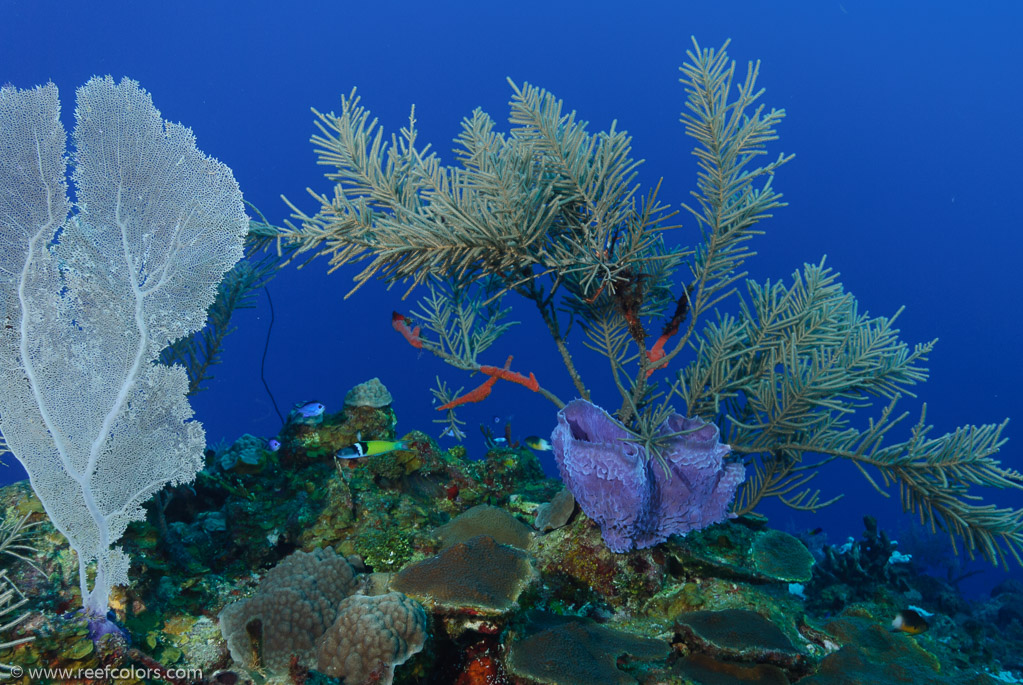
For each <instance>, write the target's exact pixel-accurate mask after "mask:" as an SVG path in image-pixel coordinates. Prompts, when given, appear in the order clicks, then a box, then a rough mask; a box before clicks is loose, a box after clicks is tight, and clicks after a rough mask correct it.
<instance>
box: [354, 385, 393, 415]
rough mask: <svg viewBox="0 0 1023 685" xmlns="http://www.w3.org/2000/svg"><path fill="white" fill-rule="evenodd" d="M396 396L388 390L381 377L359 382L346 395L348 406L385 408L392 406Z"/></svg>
mask: <svg viewBox="0 0 1023 685" xmlns="http://www.w3.org/2000/svg"><path fill="white" fill-rule="evenodd" d="M393 401H394V398H392V397H391V393H390V392H388V390H387V388H386V387H384V384H383V383H381V382H380V379H379V378H370V379H369V380H368V381H366V382H365V383H359V384H358V385H356V386H355V387H354V388H352V389H351V390H349V391H348V394H346V395H345V406H346V407H372V408H373V409H383V408H384V407H389V406H391V402H393Z"/></svg>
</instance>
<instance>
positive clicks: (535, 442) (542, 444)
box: [523, 435, 553, 452]
mask: <svg viewBox="0 0 1023 685" xmlns="http://www.w3.org/2000/svg"><path fill="white" fill-rule="evenodd" d="M523 442H524V443H526V447H528V448H530V449H534V450H537V451H538V452H549V451H551V450H552V449H553V447H551V443H550V441H548V440H544V439H543V438H539V437H537V436H535V435H530V436H529V437H528V438H526V439H525V440H523Z"/></svg>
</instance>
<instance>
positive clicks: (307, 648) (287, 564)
mask: <svg viewBox="0 0 1023 685" xmlns="http://www.w3.org/2000/svg"><path fill="white" fill-rule="evenodd" d="M354 575H355V574H354V571H353V570H352V567H351V566H350V565H349V564H348V562H347V561H346V560H345V558H344V557H342V556H340V555H338V554H337V553H336V552H335V551H334V550H333V549H332V548H330V547H327V548H325V549H316V550H313V551H312V552H295V553H294V554H292V555H291V556H289V557H287V558H286V559H284V561H282V562H281V563H279V564H277V566H275V567H273V568H272V569H270V571H269V572H267V574H266V576H265V577H264V578H263V580H262V581H260V583H259V587H258V588H257V590H256V594H255V595H253V596H252V597H250V598H248V599H243V600H241V601H238V602H234V603H233V604H229V605H228V606H226V607H225V608H224V610H223V611H221V612H220V632H221V634H222V635H223V636H224V640H225V641H227V646H228V648H229V649H230V650H231V658H232V659H234V660H235V661H236V662H238V663H239V664H242V665H244V666H246V667H249V668H264V669H267V670H269V671H272V672H285V673H286V672H287V670H288V664H289V662H290V659H291V657H292V656H296V657H298V659H299V661H300V662H305V661H307V660H308V659H309V657H310V656H311V655H312V654H313V649H314V641H315V640H316V638H318V637H319V636H320V635H322V634H323V632H324V631H325V630H326V629H327V628H328V626H330V625H331V622H332V621H334V620H335V617H336V615H337V607H338V606H339V604H340V602H341V600H342V599H343V598H344V597H346V596H347V595H348V594H349V593H350V592H351V590H352V587H353V586H354ZM256 645H258V646H259V647H260V649H259V650H258V651H257V649H256V648H255V647H256Z"/></svg>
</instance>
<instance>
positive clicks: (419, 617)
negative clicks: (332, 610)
mask: <svg viewBox="0 0 1023 685" xmlns="http://www.w3.org/2000/svg"><path fill="white" fill-rule="evenodd" d="M426 635H427V631H426V611H425V610H424V609H423V607H422V605H420V604H419V602H417V601H415V600H414V599H409V598H408V597H406V596H405V595H403V594H401V593H400V592H389V593H387V594H386V595H378V596H376V597H367V596H365V595H355V596H352V597H349V598H348V599H346V600H344V601H343V602H341V605H340V606H339V607H338V614H337V620H335V621H334V624H333V625H332V626H331V627H330V628H329V629H328V630H327V632H326V633H324V635H323V637H321V638H320V639H319V640H318V641H317V645H316V647H317V650H316V651H317V666H316V669H317V670H318V671H320V672H321V673H324V674H326V675H329V676H332V677H334V678H341V679H342V680H343V681H344V682H345V684H346V685H369V684H370V683H381V684H382V685H390V683H391V682H392V681H393V679H394V667H395V666H397V665H400V664H403V663H405V661H406V660H408V658H409V657H410V656H412V655H413V654H416V653H417V652H419V650H421V649H422V648H423V644H424V643H425V642H426Z"/></svg>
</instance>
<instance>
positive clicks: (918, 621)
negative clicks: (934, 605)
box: [892, 608, 931, 635]
mask: <svg viewBox="0 0 1023 685" xmlns="http://www.w3.org/2000/svg"><path fill="white" fill-rule="evenodd" d="M924 613H928V614H929V613H930V612H923V611H917V610H916V609H915V608H911V609H903V610H902V611H900V612H899V613H897V614H895V620H893V621H892V630H894V631H901V632H903V633H909V634H910V635H919V634H920V633H924V632H927V629H928V628H930V627H931V626H930V624H929V623H927V619H926V618H924V616H923V615H922V614H924Z"/></svg>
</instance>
